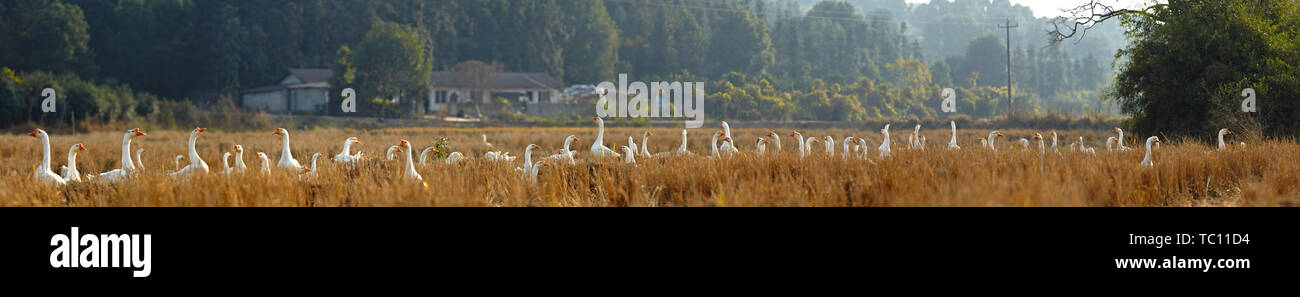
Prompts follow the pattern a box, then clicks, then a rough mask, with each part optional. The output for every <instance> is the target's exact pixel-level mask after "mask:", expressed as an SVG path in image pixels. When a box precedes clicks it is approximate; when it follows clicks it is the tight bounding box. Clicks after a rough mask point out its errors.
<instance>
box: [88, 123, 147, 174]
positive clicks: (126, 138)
mask: <svg viewBox="0 0 1300 297" xmlns="http://www.w3.org/2000/svg"><path fill="white" fill-rule="evenodd" d="M145 135H146V134H145V133H144V131H140V128H135V129H131V130H126V134H123V135H122V168H119V169H113V170H110V171H108V172H104V173H100V174H99V179H101V180H105V181H107V182H110V183H116V182H119V181H124V180H126V178H127V177H128V176H130V175H132V174H134V173H135V165H134V164H133V163H134V162H132V161H131V140H132V139H134V138H136V137H139V136H145Z"/></svg>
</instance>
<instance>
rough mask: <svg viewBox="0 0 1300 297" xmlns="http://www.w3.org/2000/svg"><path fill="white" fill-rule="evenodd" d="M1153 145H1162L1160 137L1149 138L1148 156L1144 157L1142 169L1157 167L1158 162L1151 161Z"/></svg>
mask: <svg viewBox="0 0 1300 297" xmlns="http://www.w3.org/2000/svg"><path fill="white" fill-rule="evenodd" d="M1152 143H1156V144H1159V143H1160V137H1156V136H1151V137H1150V138H1147V155H1146V157H1142V163H1141V164H1140V165H1141V166H1142V167H1147V168H1151V167H1154V166H1155V165H1156V162H1155V161H1152V160H1151V144H1152Z"/></svg>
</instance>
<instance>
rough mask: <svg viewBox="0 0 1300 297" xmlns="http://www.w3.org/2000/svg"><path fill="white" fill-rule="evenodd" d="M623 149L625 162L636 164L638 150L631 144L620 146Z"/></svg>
mask: <svg viewBox="0 0 1300 297" xmlns="http://www.w3.org/2000/svg"><path fill="white" fill-rule="evenodd" d="M619 148H621V149H623V163H627V164H636V150H635V149H633V148H632V147H631V146H626V145H624V146H620V147H619Z"/></svg>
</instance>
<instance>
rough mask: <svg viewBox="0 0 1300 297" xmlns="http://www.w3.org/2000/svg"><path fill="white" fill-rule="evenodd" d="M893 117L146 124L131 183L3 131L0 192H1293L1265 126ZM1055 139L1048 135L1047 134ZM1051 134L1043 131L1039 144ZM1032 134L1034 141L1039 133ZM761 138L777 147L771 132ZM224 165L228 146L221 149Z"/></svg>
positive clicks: (243, 195) (37, 200)
mask: <svg viewBox="0 0 1300 297" xmlns="http://www.w3.org/2000/svg"><path fill="white" fill-rule="evenodd" d="M895 128H896V130H895V131H894V132H893V133H894V135H893V141H894V156H892V157H890V158H887V159H880V158H878V157H875V156H876V155H877V153H876V152H875V150H874V147H875V146H876V145H878V144H879V141H880V135H879V133H877V132H876V131H875V130H876V129H871V130H870V131H849V130H830V131H825V130H814V131H803V132H804V134H805V135H816V136H824V135H834V136H835V138H836V142H837V143H836V148H837V150H838V149H839V148H840V147H841V145H840V144H839V143H838V142H839V141H842V139H843V137H845V136H864V137H867V139H870V140H871V141H870V143H871V146H872V147H873V150H872V153H871V155H872V156H873V157H872V158H871V161H868V160H862V159H856V158H854V159H850V160H848V161H845V160H843V159H842V158H841V156H840V155H838V152H837V155H836V156H835V157H834V158H827V157H826V155H825V153H824V152H823V150H822V149H821V148H822V146H821V145H820V144H819V145H817V146H816V148H817V149H816V150H815V151H814V153H813V154H812V155H811V156H810V157H808V158H806V159H802V160H801V159H799V158H798V157H796V156H794V152H795V151H796V149H797V148H796V145H795V141H794V140H793V139H792V138H791V137H789V136H787V135H788V134H789V133H790V130H788V129H785V130H784V131H777V132H778V133H781V134H783V137H782V140H783V143H784V148H783V151H784V153H783V154H781V155H779V156H771V155H766V156H760V155H754V154H752V146H753V140H754V139H755V138H756V137H758V136H760V135H763V134H765V133H766V132H767V131H768V130H767V129H735V130H733V134H735V138H736V140H737V142H738V143H740V146H741V149H742V150H744V151H746V152H748V153H747V154H745V155H743V156H736V157H733V158H730V159H723V160H716V161H715V160H707V159H705V158H703V157H701V156H700V155H704V154H708V151H709V149H708V145H709V143H708V142H709V138H708V136H709V133H710V132H713V131H715V130H716V128H706V129H694V130H691V131H690V132H691V139H690V149H691V150H692V151H693V152H695V153H696V154H698V155H697V156H688V157H676V156H674V157H664V158H653V159H643V158H639V159H638V160H637V164H636V165H628V164H622V162H621V161H622V160H615V159H613V158H606V159H592V158H591V155H590V154H589V153H588V148H589V147H590V146H591V141H592V140H593V139H594V138H595V129H594V127H591V128H489V129H457V128H447V129H433V128H420V129H385V130H370V131H350V130H319V131H292V132H291V135H292V136H293V149H294V150H293V151H294V155H295V156H296V157H297V159H298V160H299V161H300V162H302V163H303V164H304V165H307V164H309V163H310V160H309V157H310V155H311V153H316V152H320V153H321V154H322V157H321V162H320V166H321V167H322V168H321V169H320V170H319V175H318V176H317V177H315V178H311V179H300V178H299V177H297V176H294V175H293V174H290V173H288V172H285V171H283V170H275V171H274V173H273V174H272V176H269V177H263V176H260V175H258V174H256V170H257V169H258V168H259V167H260V163H259V161H258V160H257V157H256V153H257V152H265V153H266V154H267V155H268V156H269V157H270V159H271V162H272V163H275V161H276V160H278V157H279V154H280V139H279V137H277V136H275V135H272V134H271V132H272V131H264V132H257V133H225V132H221V131H214V130H209V131H208V133H205V134H203V135H202V136H200V137H199V140H198V146H197V147H198V151H199V153H200V155H201V156H202V157H203V158H204V160H206V161H207V163H208V164H209V165H210V166H211V168H212V170H213V174H211V175H209V176H204V177H199V178H194V179H191V180H187V181H176V180H173V179H172V178H170V177H168V176H167V173H168V172H171V171H172V170H175V168H174V167H173V165H172V157H173V156H176V155H178V154H183V153H185V141H186V138H187V137H188V131H146V132H148V133H149V135H148V136H144V137H140V138H137V139H136V142H135V144H134V145H133V150H134V148H141V147H142V148H145V150H146V152H145V154H144V163H145V166H147V170H146V171H145V172H143V173H142V174H141V175H139V176H137V177H135V178H134V179H133V180H132V181H131V182H130V183H129V184H100V183H94V182H90V183H74V184H70V185H69V186H66V187H52V186H40V185H37V184H36V183H34V182H33V179H32V176H31V173H32V169H33V168H34V167H35V166H37V165H38V163H39V162H40V160H39V158H40V156H41V150H40V141H39V140H37V139H35V138H32V137H29V136H26V135H5V136H0V140H2V141H3V144H0V177H2V179H0V205H3V206H1278V205H1282V206H1287V205H1294V204H1296V203H1297V202H1300V199H1297V197H1300V195H1298V193H1300V190H1298V189H1297V187H1296V185H1298V184H1300V166H1297V165H1296V164H1297V163H1296V162H1294V161H1293V159H1290V158H1291V157H1292V156H1298V155H1300V145H1296V144H1295V143H1293V142H1291V141H1268V142H1263V143H1255V144H1251V145H1250V146H1248V147H1246V148H1237V147H1235V146H1234V147H1233V148H1232V149H1230V150H1228V151H1225V152H1217V151H1213V150H1211V148H1210V147H1208V146H1206V145H1204V144H1199V143H1177V144H1176V143H1170V142H1166V143H1165V144H1164V145H1163V147H1162V148H1161V149H1158V150H1156V152H1155V160H1156V164H1157V165H1156V167H1155V168H1151V169H1143V168H1139V167H1138V163H1139V162H1140V161H1141V159H1142V157H1143V149H1142V147H1141V146H1140V145H1139V144H1138V143H1136V142H1137V139H1135V138H1136V137H1131V136H1129V138H1130V139H1128V145H1129V146H1132V147H1133V148H1134V150H1132V151H1129V152H1124V153H1108V152H1105V147H1104V144H1103V143H1102V142H1104V139H1105V137H1106V136H1108V135H1109V133H1107V132H1103V131H1069V132H1061V137H1062V139H1061V142H1060V145H1061V146H1062V147H1061V148H1060V150H1061V153H1060V154H1056V153H1053V152H1052V151H1051V149H1050V148H1049V149H1048V152H1047V154H1046V155H1045V156H1040V155H1039V154H1038V153H1037V152H1036V151H1022V150H1021V149H1019V145H1018V144H1014V143H1013V141H1009V140H1018V139H1019V138H1021V137H1028V136H1029V135H1030V134H1031V133H1032V132H1033V131H1025V130H1015V131H1003V132H1004V133H1005V134H1006V135H1007V137H1006V138H1005V139H1003V140H1000V141H999V143H998V147H999V150H998V151H997V152H991V151H989V150H987V149H982V148H980V147H979V144H978V142H977V140H976V138H977V137H978V136H980V135H985V134H987V131H962V132H961V135H960V138H959V139H961V140H962V141H961V142H960V145H961V146H962V147H963V150H961V151H957V152H950V151H945V150H942V147H943V146H946V145H947V140H948V131H947V130H927V131H923V132H924V133H923V134H924V135H926V136H927V138H928V139H929V143H928V148H927V149H926V150H925V151H911V150H907V149H905V148H902V146H903V145H902V143H905V142H906V139H907V138H906V136H905V135H906V134H907V133H910V130H905V129H898V128H901V127H895ZM607 130H608V131H607V132H606V140H605V143H607V145H610V146H611V147H612V146H614V145H623V144H626V142H627V137H628V136H631V135H638V136H637V137H636V139H637V141H638V142H639V141H640V137H639V135H640V132H641V131H644V129H639V128H610V129H607ZM651 130H652V131H653V132H654V133H655V134H656V135H655V136H654V137H652V138H651V141H650V143H651V146H650V147H651V151H652V152H665V151H672V150H675V149H676V147H677V146H678V144H679V141H680V136H679V134H678V133H679V131H680V130H679V129H651ZM480 134H487V135H488V137H489V140H490V141H491V142H493V143H494V145H495V146H496V148H497V149H505V150H509V151H511V152H512V153H511V154H512V155H515V156H518V157H520V160H517V161H516V162H514V163H512V164H506V163H498V162H491V161H483V160H481V159H480V158H481V156H482V154H483V152H485V151H487V147H486V146H485V145H483V144H482V142H481V141H480V139H479V135H480ZM570 134H573V135H577V136H578V137H580V138H581V140H580V141H577V142H576V143H575V144H574V146H573V148H574V149H575V150H578V151H580V152H581V153H580V155H579V162H578V163H577V165H569V164H567V163H565V162H552V163H551V164H550V166H547V167H544V168H542V169H541V171H540V172H541V173H540V174H539V178H538V179H539V180H538V182H537V183H536V184H532V183H530V182H528V181H526V180H523V179H522V178H521V176H520V175H519V174H517V173H515V171H514V167H516V166H519V165H520V164H522V157H523V154H522V150H523V148H524V146H526V145H527V144H529V143H536V144H539V145H541V146H542V147H543V149H542V150H540V151H539V153H538V155H550V154H551V153H553V152H554V151H555V150H556V149H558V148H559V147H560V146H561V144H562V141H563V139H564V137H565V136H567V135H570ZM1079 135H1083V136H1085V140H1087V141H1088V142H1089V145H1090V146H1097V147H1098V155H1097V156H1092V155H1087V154H1080V153H1072V152H1066V151H1067V150H1068V145H1069V140H1068V139H1073V138H1075V137H1077V136H1079ZM349 136H357V137H359V138H360V139H361V141H362V142H363V143H364V144H363V145H361V146H360V148H361V149H362V150H363V151H365V153H366V157H367V159H368V160H367V161H366V162H364V163H363V164H362V165H361V166H358V167H357V168H352V169H349V168H347V167H345V166H344V165H342V164H336V163H334V162H332V161H330V159H331V158H332V157H333V155H334V154H337V153H338V151H339V149H340V148H341V146H342V142H343V140H344V139H346V138H347V137H349ZM434 137H448V138H449V139H450V142H451V146H452V150H455V151H461V152H463V153H465V154H466V155H467V156H470V157H471V158H472V159H471V160H470V161H468V162H464V163H461V164H458V165H447V164H444V163H442V162H431V164H428V165H419V166H417V169H418V171H419V172H420V173H421V174H422V175H423V176H424V178H425V180H426V181H429V188H427V189H425V188H423V187H422V186H420V185H417V184H412V183H409V182H405V181H403V180H402V179H401V172H402V169H403V168H404V164H405V163H403V161H401V159H400V158H399V160H397V161H392V162H386V161H380V160H379V159H380V158H382V157H383V152H384V150H385V149H386V148H387V147H388V146H390V145H396V144H397V143H398V142H399V140H401V139H408V140H411V141H412V142H413V143H414V144H415V145H416V146H417V149H416V151H417V153H418V151H419V149H420V148H422V147H425V146H428V145H431V144H432V139H433V138H434ZM51 138H52V150H53V156H52V161H53V163H54V165H53V167H54V168H55V169H56V171H57V168H58V166H59V165H62V164H64V163H66V155H65V154H66V153H67V148H68V147H69V146H71V145H73V144H74V143H78V142H80V143H84V144H85V146H86V147H87V148H88V151H85V152H82V153H81V154H80V155H79V157H78V166H79V168H80V170H81V171H82V172H83V173H98V172H103V171H107V170H111V169H114V168H117V167H118V164H117V163H118V160H119V159H120V157H119V156H120V155H119V154H120V153H121V152H120V147H121V134H120V132H96V133H90V134H79V135H59V134H57V133H55V134H53V135H51ZM1049 141H1050V140H1049ZM235 144H241V145H243V147H244V148H245V150H246V151H247V153H246V154H245V156H244V158H245V160H244V161H245V162H246V163H247V164H248V165H249V167H250V170H252V171H253V173H250V174H247V175H236V176H231V177H227V176H224V175H220V174H216V172H217V171H219V170H220V169H221V166H222V165H221V160H220V156H221V153H222V152H225V151H229V150H230V149H231V147H232V146H233V145H235ZM1049 145H1050V144H1049ZM1035 146H1036V145H1035ZM769 150H774V148H773V146H772V145H769ZM232 164H233V161H232Z"/></svg>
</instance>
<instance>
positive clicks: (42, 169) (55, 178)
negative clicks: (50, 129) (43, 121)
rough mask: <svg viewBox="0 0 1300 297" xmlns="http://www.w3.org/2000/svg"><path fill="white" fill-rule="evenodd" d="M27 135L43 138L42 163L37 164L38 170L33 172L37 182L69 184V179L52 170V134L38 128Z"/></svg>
mask: <svg viewBox="0 0 1300 297" xmlns="http://www.w3.org/2000/svg"><path fill="white" fill-rule="evenodd" d="M27 135H28V136H31V137H36V138H39V139H40V140H41V149H42V156H41V165H40V166H37V167H36V171H35V172H33V173H32V175H33V177H34V178H35V179H36V182H39V183H41V184H52V185H59V186H62V185H65V184H67V183H68V181H67V180H66V179H63V177H61V176H59V175H58V174H54V171H53V170H50V135H49V134H47V133H45V130H41V129H36V131H32V133H29V134H27Z"/></svg>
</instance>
